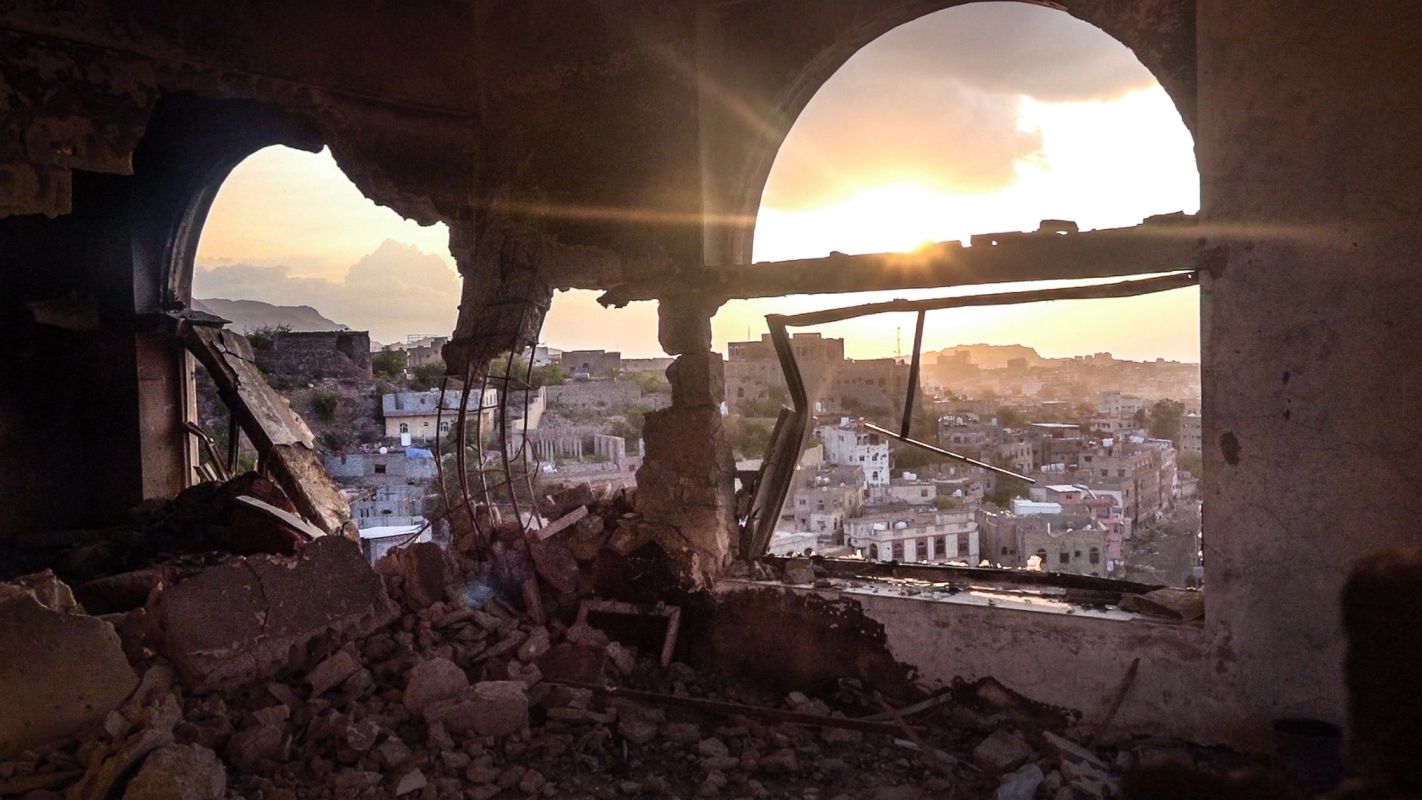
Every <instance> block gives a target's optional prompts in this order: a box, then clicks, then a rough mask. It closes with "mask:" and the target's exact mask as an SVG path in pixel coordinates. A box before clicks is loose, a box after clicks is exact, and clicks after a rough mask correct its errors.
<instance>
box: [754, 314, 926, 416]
mask: <svg viewBox="0 0 1422 800" xmlns="http://www.w3.org/2000/svg"><path fill="white" fill-rule="evenodd" d="M790 348H791V350H792V351H793V352H794V354H795V362H796V364H797V365H798V366H799V369H800V377H801V379H802V380H803V381H804V383H805V391H806V394H807V395H808V396H809V398H810V402H811V404H812V406H813V407H814V408H815V410H817V411H820V412H830V413H834V412H840V413H847V412H870V413H875V414H883V415H884V421H885V422H890V421H893V420H895V419H897V418H898V416H899V415H901V414H902V413H903V398H904V395H905V392H906V391H907V390H908V371H909V368H908V366H907V365H906V364H902V363H899V362H898V361H897V360H896V359H892V358H878V359H869V360H864V361H854V360H850V359H846V358H845V357H844V340H843V339H826V338H824V337H823V336H821V335H820V334H818V333H797V334H794V335H792V336H791V337H790ZM726 353H727V358H726V402H727V403H728V404H729V405H730V406H731V407H732V408H735V407H736V406H737V405H739V404H743V403H746V402H764V401H768V400H769V401H774V400H778V399H779V398H782V397H783V396H784V392H785V374H784V371H783V370H782V369H781V366H780V362H779V359H778V358H777V356H776V354H775V346H774V344H773V343H772V342H771V339H770V335H769V334H763V335H762V336H761V338H760V341H758V342H731V343H729V344H728V345H727V347H726Z"/></svg>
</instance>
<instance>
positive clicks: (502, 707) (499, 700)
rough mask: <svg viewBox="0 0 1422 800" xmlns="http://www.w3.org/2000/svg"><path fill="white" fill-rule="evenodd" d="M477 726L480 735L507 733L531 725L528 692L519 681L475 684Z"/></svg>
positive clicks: (475, 726)
mask: <svg viewBox="0 0 1422 800" xmlns="http://www.w3.org/2000/svg"><path fill="white" fill-rule="evenodd" d="M473 700H474V708H475V714H476V722H475V724H474V730H475V731H476V732H477V733H478V734H479V735H480V736H506V735H508V734H511V733H518V732H519V731H521V730H523V729H524V728H527V727H528V693H527V691H526V690H525V689H524V686H523V684H522V683H520V682H518V681H483V682H481V683H476V684H474V697H473Z"/></svg>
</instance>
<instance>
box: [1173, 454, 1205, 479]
mask: <svg viewBox="0 0 1422 800" xmlns="http://www.w3.org/2000/svg"><path fill="white" fill-rule="evenodd" d="M1201 463H1202V462H1201V459H1200V454H1199V453H1178V454H1176V456H1175V466H1177V467H1179V468H1180V469H1182V470H1184V471H1186V472H1188V473H1190V474H1191V475H1194V476H1195V477H1197V478H1198V477H1200V468H1201Z"/></svg>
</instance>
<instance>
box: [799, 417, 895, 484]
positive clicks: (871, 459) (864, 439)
mask: <svg viewBox="0 0 1422 800" xmlns="http://www.w3.org/2000/svg"><path fill="white" fill-rule="evenodd" d="M815 436H816V437H818V438H819V440H820V444H822V445H823V446H824V449H825V463H827V464H834V465H837V466H846V467H859V468H860V469H862V470H864V482H865V484H866V485H867V486H869V487H870V489H871V491H872V490H873V489H874V488H875V487H882V486H888V485H889V440H888V437H886V436H883V435H881V434H878V433H875V432H873V431H870V430H866V429H865V428H864V426H863V425H862V424H860V423H858V422H853V421H851V420H848V419H842V420H840V423H839V424H838V425H821V426H820V427H818V428H816V429H815Z"/></svg>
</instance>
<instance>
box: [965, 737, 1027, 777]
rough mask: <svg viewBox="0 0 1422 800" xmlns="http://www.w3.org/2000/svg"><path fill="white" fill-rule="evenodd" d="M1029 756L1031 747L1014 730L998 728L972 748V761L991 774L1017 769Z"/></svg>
mask: <svg viewBox="0 0 1422 800" xmlns="http://www.w3.org/2000/svg"><path fill="white" fill-rule="evenodd" d="M1031 757H1032V748H1031V747H1029V746H1028V744H1027V741H1026V740H1025V739H1023V738H1022V734H1020V733H1017V732H1016V731H1008V730H998V731H997V732H995V733H993V734H992V735H991V736H989V737H987V738H986V739H984V740H983V741H982V743H981V744H979V745H978V746H977V747H976V748H974V749H973V763H974V764H976V765H977V766H978V767H979V768H980V769H982V770H983V771H984V772H987V773H989V774H992V775H1000V774H1002V773H1004V772H1007V771H1008V770H1013V769H1017V767H1019V766H1021V765H1022V763H1023V762H1025V761H1026V760H1027V759H1029V758H1031Z"/></svg>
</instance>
